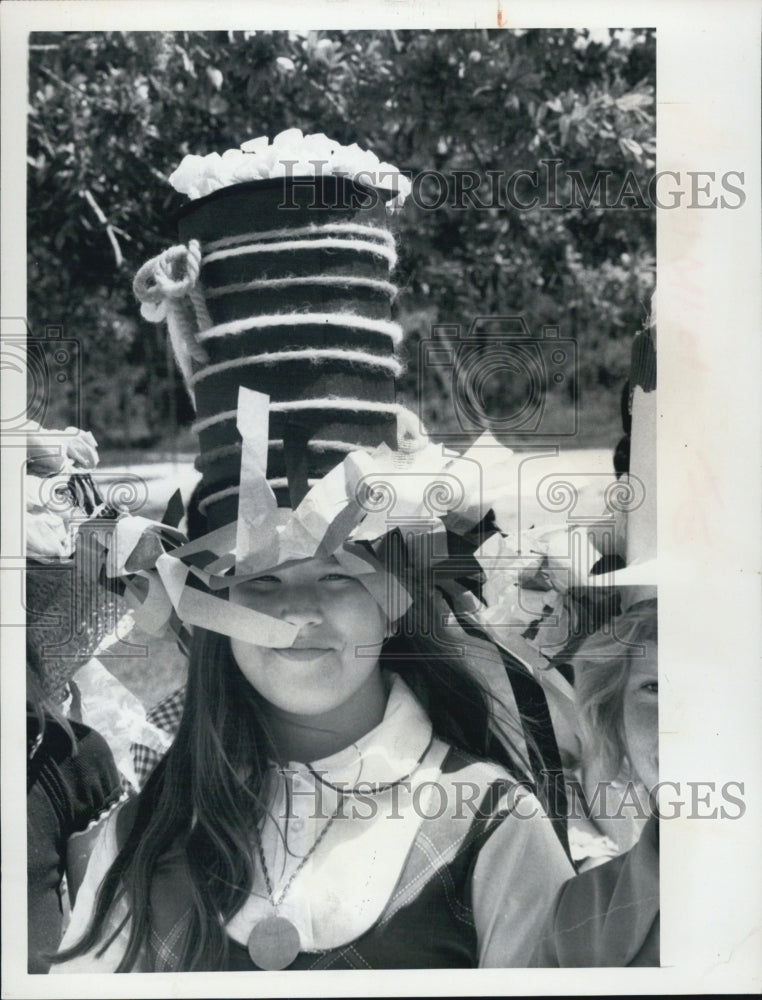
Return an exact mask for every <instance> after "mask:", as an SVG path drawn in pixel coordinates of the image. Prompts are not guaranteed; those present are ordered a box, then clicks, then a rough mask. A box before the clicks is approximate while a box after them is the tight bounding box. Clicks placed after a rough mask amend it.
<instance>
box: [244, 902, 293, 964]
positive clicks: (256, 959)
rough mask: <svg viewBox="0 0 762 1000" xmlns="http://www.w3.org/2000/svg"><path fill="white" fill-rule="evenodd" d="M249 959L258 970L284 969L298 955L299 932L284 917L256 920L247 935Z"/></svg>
mask: <svg viewBox="0 0 762 1000" xmlns="http://www.w3.org/2000/svg"><path fill="white" fill-rule="evenodd" d="M248 948H249V957H250V958H251V960H252V962H253V963H254V964H255V965H256V966H257V968H258V969H263V970H264V971H267V972H274V971H276V970H277V969H285V968H287V967H288V966H289V965H291V963H292V962H293V961H294V959H295V958H296V956H297V955H298V954H299V950H300V948H301V941H300V940H299V931H298V930H297V929H296V927H294V925H293V924H292V923H291V921H290V920H286V918H285V917H277V916H272V917H265V918H264V919H263V920H258V921H257V923H256V924H254V927H253V928H252V931H251V934H250V935H249V944H248Z"/></svg>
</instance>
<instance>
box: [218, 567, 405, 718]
mask: <svg viewBox="0 0 762 1000" xmlns="http://www.w3.org/2000/svg"><path fill="white" fill-rule="evenodd" d="M232 599H233V600H234V601H235V602H236V603H237V604H243V605H245V606H246V607H249V608H253V609H254V610H255V611H259V612H261V613H263V614H266V615H271V616H272V617H274V618H279V619H281V620H283V621H287V622H290V623H291V624H293V625H296V626H297V627H298V629H299V633H298V635H297V637H296V640H295V642H294V645H293V646H291V647H289V648H288V649H271V648H269V647H267V646H257V645H255V644H254V643H248V642H241V641H240V640H238V639H233V640H231V649H232V651H233V656H234V658H235V660H236V662H237V663H238V666H239V667H240V669H241V671H242V673H243V675H244V676H245V677H246V679H247V680H248V682H249V683H250V684H251V685H252V687H254V688H255V689H256V690H257V692H258V693H259V694H260V695H261V696H262V697H263V698H264V699H265V700H266V701H268V702H269V703H270V704H271V705H273V706H275V707H276V708H277V709H280V710H281V711H282V712H287V713H289V714H293V715H306V716H310V715H320V714H322V713H325V712H329V711H331V710H333V709H335V708H338V707H340V706H341V705H343V704H344V702H346V701H348V700H349V699H350V698H352V697H353V696H354V695H356V694H358V692H359V691H360V690H361V689H362V688H363V687H364V686H366V685H368V684H369V682H370V681H371V680H372V679H375V677H376V675H377V673H378V671H379V663H378V657H379V653H380V652H381V645H382V643H383V641H384V639H385V637H386V635H387V624H388V622H387V618H386V615H385V614H384V613H383V611H382V610H381V608H380V607H379V605H378V604H377V603H376V602H375V600H374V599H373V598H372V597H371V595H370V594H369V593H368V591H367V590H366V589H365V587H363V585H362V584H361V583H360V581H359V580H358V579H357V578H356V577H354V576H352V575H350V574H349V573H347V571H346V570H345V569H343V568H342V567H341V566H340V565H339V563H338V562H337V561H336V560H335V559H334V558H333V557H329V558H315V559H308V560H305V561H300V562H292V563H284V565H283V566H279V567H278V568H277V569H274V570H272V571H271V572H269V573H267V574H265V575H263V576H259V577H256V578H255V579H253V580H249V581H247V582H246V583H241V584H239V585H237V586H236V587H235V589H234V591H233V594H232Z"/></svg>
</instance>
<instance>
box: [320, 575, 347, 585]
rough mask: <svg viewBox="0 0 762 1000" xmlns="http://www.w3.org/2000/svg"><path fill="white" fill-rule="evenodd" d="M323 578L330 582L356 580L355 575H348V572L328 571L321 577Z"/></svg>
mask: <svg viewBox="0 0 762 1000" xmlns="http://www.w3.org/2000/svg"><path fill="white" fill-rule="evenodd" d="M320 579H321V580H325V581H327V582H328V583H336V582H339V583H347V582H351V581H353V580H354V577H353V576H348V575H347V574H346V573H326V574H325V576H321V577H320Z"/></svg>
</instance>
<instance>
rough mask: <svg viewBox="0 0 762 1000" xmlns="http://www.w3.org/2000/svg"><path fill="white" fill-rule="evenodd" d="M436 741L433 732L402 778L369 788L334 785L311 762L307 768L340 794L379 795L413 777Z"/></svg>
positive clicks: (313, 775) (321, 781)
mask: <svg viewBox="0 0 762 1000" xmlns="http://www.w3.org/2000/svg"><path fill="white" fill-rule="evenodd" d="M433 742H434V733H433V732H432V734H431V737H430V739H429V742H428V743H427V744H426V746H425V747H424V750H423V753H422V754H421V756H420V757H419V758H418V760H417V761H416V762H415V764H413V766H412V767H411V768H410V770H409V771H408V773H407V774H403V775H402V777H401V778H397V780H396V781H387V782H383V783H381V784H378V785H371V786H370V787H368V788H360V787H359V786H357V785H355V787H354V788H341V787H340V786H339V785H332V784H331V782H330V781H326V780H325V778H321V777H320V774H319V772H318V771H316V770H315V769H314V768H313V767H312V766H311V765H310V764H307V770H308V771H309V772H310V774H311V775H312V777H313V778H314V779H315V780H316V781H319V782H320V784H321V785H323V786H324V787H325V788H330V789H332V790H333V791H334V792H338V794H339V795H341V796H345V795H378V794H379V793H380V792H386V791H388V790H389V789H390V788H394V787H395V786H396V785H401V784H402V782H403V781H407V780H408V778H412V776H413V775H414V774H415V772H416V771H417V770H418V768H419V767H420V766H421V764H422V763H423V760H424V758H425V756H426V754H427V753H428V752H429V750H431V746H432V744H433Z"/></svg>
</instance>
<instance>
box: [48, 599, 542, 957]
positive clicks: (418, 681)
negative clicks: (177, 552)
mask: <svg viewBox="0 0 762 1000" xmlns="http://www.w3.org/2000/svg"><path fill="white" fill-rule="evenodd" d="M416 617H418V616H416V615H415V614H413V615H412V618H413V619H414V618H416ZM406 620H407V621H410V620H411V616H410V615H408V618H407V619H406ZM405 631H406V630H405V629H404V627H403V628H402V629H401V634H398V635H396V636H393V637H391V638H390V639H388V640H387V641H386V642H385V644H384V646H383V649H382V653H381V664H382V666H383V667H389V668H391V669H393V670H394V671H395V672H396V673H398V674H400V676H401V677H402V678H403V679H404V680H405V682H406V683H407V684H408V685H409V687H410V688H411V689H412V691H413V692H414V694H415V695H416V697H417V698H418V699H419V701H420V702H421V703H422V705H423V706H424V708H425V709H426V711H427V712H428V714H429V717H430V719H431V722H432V725H433V729H434V732H435V734H436V735H437V736H439V737H440V738H441V739H443V740H444V741H446V742H447V743H449V744H451V745H453V746H455V747H457V748H459V749H460V750H464V751H466V752H467V753H470V754H472V755H474V756H476V757H479V758H484V759H489V760H492V761H495V762H496V763H499V764H502V765H503V766H505V767H507V768H508V769H509V770H511V772H512V773H513V775H514V776H515V777H516V778H517V779H518V780H527V781H529V778H528V775H529V768H528V765H527V764H526V760H525V755H524V753H523V751H521V750H519V748H518V747H519V745H520V742H518V741H516V740H515V739H513V738H512V735H511V733H510V732H508V731H507V726H506V725H505V723H504V724H503V725H502V727H496V726H495V725H494V723H495V717H496V716H495V712H494V707H495V706H494V700H493V698H492V696H491V695H490V694H488V692H487V691H486V690H485V688H484V687H483V686H482V685H481V684H480V682H479V681H478V680H476V679H475V677H474V675H473V673H472V672H471V671H469V668H468V666H467V663H466V660H465V658H464V657H462V656H459V655H457V654H455V655H454V654H453V646H452V643H451V642H446V641H443V639H442V638H441V637H438V636H436V635H432V634H429V633H424V634H421V632H420V631H415V630H410V631H409V634H405ZM467 644H468V643H466V645H467ZM263 704H264V703H263V701H262V699H261V697H260V696H259V695H258V694H257V692H256V691H255V689H254V688H253V687H252V686H251V684H249V682H248V681H247V680H246V679H245V677H244V675H243V673H242V672H241V670H240V669H239V668H238V665H237V663H236V661H235V659H234V658H233V655H232V653H231V649H230V641H229V639H227V638H226V637H224V636H221V635H219V634H217V633H213V632H206V631H203V630H197V631H196V633H195V634H194V637H193V642H192V645H191V655H190V663H189V669H188V688H187V694H186V701H185V708H184V711H183V717H182V721H181V723H180V728H179V730H178V732H177V736H176V737H175V740H174V743H173V744H172V747H171V748H170V749H169V751H168V752H167V754H166V755H165V757H164V758H163V760H162V761H161V762H160V763H159V765H158V766H157V768H156V769H155V771H154V772H153V774H152V775H151V777H150V778H149V780H148V782H147V783H146V785H145V787H144V789H143V791H142V792H141V794H140V796H139V797H138V801H137V811H136V815H135V818H134V822H133V824H132V829H131V832H130V833H129V836H128V837H127V839H126V841H125V842H124V845H123V846H122V848H121V850H120V851H119V854H118V856H117V858H116V860H115V861H114V863H113V864H112V866H111V868H110V869H109V871H108V873H107V875H106V877H105V879H104V881H103V884H102V886H101V888H100V890H99V892H98V896H97V901H96V906H95V911H94V913H93V916H92V919H91V922H90V925H89V928H88V930H87V932H86V933H85V935H84V937H83V938H82V939H81V940H80V941H79V942H77V944H75V945H74V946H73V947H72V948H70V949H68V950H66V951H64V952H60V953H59V954H58V955H57V956H56V958H55V961H58V962H61V961H66V960H68V959H69V958H73V957H74V956H76V955H81V954H84V953H85V952H87V951H90V950H91V949H92V948H95V947H96V946H100V948H99V951H103V950H105V948H107V947H108V945H109V944H110V943H111V941H112V940H113V939H114V938H115V937H116V935H117V934H118V932H119V930H121V925H120V926H119V927H118V928H116V930H115V931H114V932H113V934H112V935H111V936H110V937H108V938H106V939H105V940H104V938H103V934H102V928H103V927H105V926H107V919H108V917H109V915H110V914H111V913H112V912H113V911H114V910H115V907H116V904H117V902H118V901H119V900H120V899H122V898H124V899H126V901H127V904H128V907H129V913H130V934H129V941H128V945H127V949H126V952H125V954H124V956H123V958H122V960H121V961H120V963H119V966H118V967H117V970H116V971H117V972H127V971H130V970H131V969H132V968H133V967H134V966H135V963H136V962H137V960H138V958H139V956H140V954H141V950H142V949H144V948H146V947H147V945H148V941H149V935H150V930H151V908H150V896H151V884H152V880H153V878H154V876H155V873H156V871H157V868H158V866H159V863H160V861H161V860H162V858H163V857H165V856H166V855H167V854H168V853H169V852H170V850H172V851H177V850H179V851H180V852H181V853H182V854H183V855H184V856H185V859H186V861H187V865H188V871H189V875H190V887H191V892H192V899H193V905H192V912H191V914H190V924H189V927H188V933H187V934H186V935H185V938H184V945H183V946H182V953H181V954H180V956H179V963H178V966H177V967H178V969H180V970H186V971H191V970H215V969H224V968H225V966H226V964H227V955H228V938H227V934H226V933H225V924H226V923H227V922H228V921H229V920H230V918H231V917H232V916H233V915H234V914H235V913H236V912H237V911H238V910H239V909H240V908H241V906H242V905H243V903H244V901H245V900H246V898H247V897H248V895H249V892H250V889H251V886H252V885H253V881H254V867H253V864H252V860H251V831H252V828H253V826H254V825H255V824H257V823H258V822H260V821H261V820H262V818H263V816H264V814H265V812H266V810H267V802H266V801H265V798H264V794H263V790H264V780H265V775H266V772H267V769H268V764H269V762H270V761H272V760H274V759H277V756H278V754H277V748H276V747H275V745H274V743H273V740H272V738H271V737H270V735H269V732H268V726H267V720H266V714H265V712H264V710H263ZM502 714H504V715H505V717H506V718H508V713H507V711H506V712H505V713H501V715H502ZM515 732H516V733H517V734H518V733H520V730H519V729H518V727H516V729H515Z"/></svg>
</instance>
